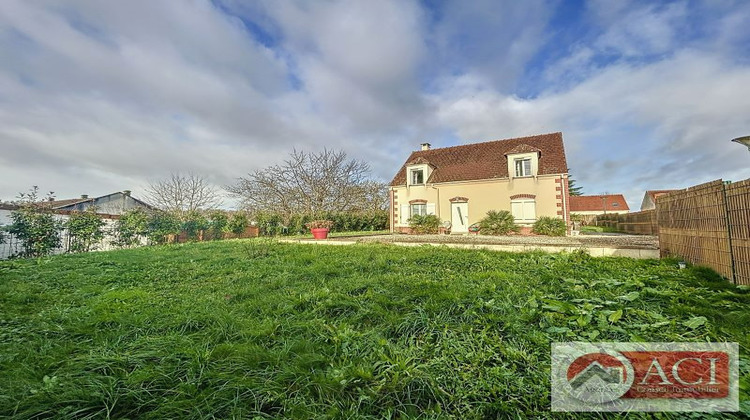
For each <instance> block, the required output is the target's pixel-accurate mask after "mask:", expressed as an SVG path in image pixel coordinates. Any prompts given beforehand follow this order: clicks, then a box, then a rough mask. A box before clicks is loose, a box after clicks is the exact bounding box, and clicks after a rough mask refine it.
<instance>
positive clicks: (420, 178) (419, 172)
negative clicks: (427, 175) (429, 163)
mask: <svg viewBox="0 0 750 420" xmlns="http://www.w3.org/2000/svg"><path fill="white" fill-rule="evenodd" d="M411 184H412V185H414V184H424V169H412V170H411Z"/></svg>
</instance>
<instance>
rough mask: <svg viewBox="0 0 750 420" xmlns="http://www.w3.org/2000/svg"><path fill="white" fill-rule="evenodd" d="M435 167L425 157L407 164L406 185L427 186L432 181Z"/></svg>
mask: <svg viewBox="0 0 750 420" xmlns="http://www.w3.org/2000/svg"><path fill="white" fill-rule="evenodd" d="M432 170H433V166H432V165H430V162H428V161H427V159H425V158H423V157H418V158H416V159H414V160H412V161H411V162H408V163H407V164H406V185H425V184H426V183H427V180H428V179H430V175H431V174H432Z"/></svg>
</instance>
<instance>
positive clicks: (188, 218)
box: [180, 211, 211, 241]
mask: <svg viewBox="0 0 750 420" xmlns="http://www.w3.org/2000/svg"><path fill="white" fill-rule="evenodd" d="M210 226H211V225H210V223H209V221H208V219H207V218H206V216H204V215H203V213H201V212H200V211H189V212H187V213H186V214H185V217H184V219H183V221H182V225H181V226H180V227H181V229H182V230H183V231H184V232H185V234H186V235H187V238H188V239H189V240H191V241H196V240H198V239H199V236H200V232H201V231H206V230H208V228H209V227H210Z"/></svg>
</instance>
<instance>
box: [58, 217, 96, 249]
mask: <svg viewBox="0 0 750 420" xmlns="http://www.w3.org/2000/svg"><path fill="white" fill-rule="evenodd" d="M65 226H66V227H67V228H68V235H70V252H88V251H90V250H91V246H92V245H93V244H95V243H97V242H99V241H101V240H102V238H104V230H102V227H104V220H102V218H101V217H100V216H99V215H98V214H96V210H95V209H94V208H93V207H90V208H88V209H87V210H86V211H74V212H72V213H70V217H69V218H68V221H67V222H66V223H65Z"/></svg>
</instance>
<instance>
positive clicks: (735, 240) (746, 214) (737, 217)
mask: <svg viewBox="0 0 750 420" xmlns="http://www.w3.org/2000/svg"><path fill="white" fill-rule="evenodd" d="M725 191H726V200H727V213H728V216H729V217H728V219H729V231H730V239H731V246H732V256H733V258H734V279H735V283H737V284H746V285H750V179H746V180H744V181H742V182H737V183H733V184H729V185H726V186H725Z"/></svg>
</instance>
